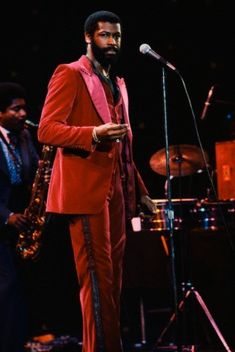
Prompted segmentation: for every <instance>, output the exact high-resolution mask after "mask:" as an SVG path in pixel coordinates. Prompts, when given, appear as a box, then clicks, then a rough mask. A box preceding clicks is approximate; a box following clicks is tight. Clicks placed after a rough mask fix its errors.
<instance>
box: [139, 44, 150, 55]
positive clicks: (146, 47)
mask: <svg viewBox="0 0 235 352" xmlns="http://www.w3.org/2000/svg"><path fill="white" fill-rule="evenodd" d="M150 49H151V47H150V46H149V45H148V44H141V45H140V52H141V53H142V54H147V53H148V52H149V50H150Z"/></svg>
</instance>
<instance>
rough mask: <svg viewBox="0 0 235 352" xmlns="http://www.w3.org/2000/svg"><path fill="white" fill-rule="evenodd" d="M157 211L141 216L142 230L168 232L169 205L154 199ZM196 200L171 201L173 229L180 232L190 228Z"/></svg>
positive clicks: (164, 201)
mask: <svg viewBox="0 0 235 352" xmlns="http://www.w3.org/2000/svg"><path fill="white" fill-rule="evenodd" d="M153 201H154V202H155V204H156V206H157V210H156V212H155V213H154V214H151V215H143V216H142V225H141V227H142V229H143V230H150V231H167V230H170V222H169V216H168V209H169V204H168V201H167V200H165V199H154V200H153ZM196 203H197V199H194V198H186V199H172V210H173V214H174V217H173V229H174V230H182V229H183V228H185V227H186V226H187V227H188V226H191V216H192V214H193V209H194V208H195V206H196Z"/></svg>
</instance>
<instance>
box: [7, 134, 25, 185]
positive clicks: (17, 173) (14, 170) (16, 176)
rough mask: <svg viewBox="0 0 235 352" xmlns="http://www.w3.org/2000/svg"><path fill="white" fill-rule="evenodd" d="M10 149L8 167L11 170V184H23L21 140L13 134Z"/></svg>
mask: <svg viewBox="0 0 235 352" xmlns="http://www.w3.org/2000/svg"><path fill="white" fill-rule="evenodd" d="M8 137H9V141H10V143H9V148H10V153H9V158H8V166H9V170H10V175H11V183H12V184H14V185H18V184H19V183H21V181H22V179H21V172H22V159H21V155H20V149H19V140H18V137H17V136H16V135H15V134H13V133H9V134H8Z"/></svg>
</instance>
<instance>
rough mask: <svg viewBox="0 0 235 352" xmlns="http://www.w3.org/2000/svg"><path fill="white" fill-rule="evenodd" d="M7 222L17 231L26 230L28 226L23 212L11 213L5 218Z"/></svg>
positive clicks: (28, 223)
mask: <svg viewBox="0 0 235 352" xmlns="http://www.w3.org/2000/svg"><path fill="white" fill-rule="evenodd" d="M7 224H8V225H9V226H12V227H14V228H16V229H17V230H19V231H23V230H26V229H27V227H28V226H30V221H29V219H28V217H27V216H26V215H24V214H19V213H18V214H11V215H10V216H9V218H8V220H7Z"/></svg>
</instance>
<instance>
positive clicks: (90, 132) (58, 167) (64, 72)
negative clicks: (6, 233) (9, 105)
mask: <svg viewBox="0 0 235 352" xmlns="http://www.w3.org/2000/svg"><path fill="white" fill-rule="evenodd" d="M84 32H85V41H86V44H87V53H86V55H83V56H81V58H80V59H79V60H78V61H75V62H72V63H69V64H61V65H59V66H58V67H57V68H56V70H55V72H54V74H53V75H52V77H51V79H50V82H49V85H48V93H47V96H46V100H45V103H44V107H43V111H42V116H41V119H40V123H39V129H38V138H39V141H40V142H41V143H44V144H50V145H54V146H56V147H57V152H56V156H55V160H54V165H53V169H52V175H51V182H50V185H49V191H48V199H47V212H48V213H56V214H65V216H66V217H67V218H68V215H69V229H70V235H71V241H72V247H73V252H74V259H75V264H76V270H77V276H78V280H79V286H80V302H81V309H82V315H83V352H97V351H99V352H121V351H122V344H121V338H120V320H119V313H120V292H121V284H122V261H123V254H124V249H125V240H126V224H127V221H129V220H130V219H131V218H132V217H133V216H134V215H135V211H136V204H137V201H141V202H142V203H144V204H146V205H147V206H148V208H149V209H150V210H151V211H153V210H154V207H155V206H154V203H153V201H152V200H151V198H150V197H149V196H148V192H147V190H146V187H145V186H144V183H143V181H142V179H141V177H140V175H139V173H138V171H137V169H136V167H135V165H134V162H133V158H132V133H131V127H130V122H129V116H128V96H127V90H126V86H125V83H124V80H123V79H122V78H119V77H117V76H115V75H114V73H113V72H112V71H111V67H112V66H113V64H114V63H115V62H116V60H117V58H118V56H119V51H120V47H121V37H122V31H121V23H120V19H119V17H118V16H117V15H116V14H114V13H111V12H108V11H98V12H95V13H93V14H91V15H90V16H89V17H88V18H87V19H86V21H85V26H84ZM136 187H137V188H138V191H137V188H136ZM136 195H138V197H139V199H136Z"/></svg>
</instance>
